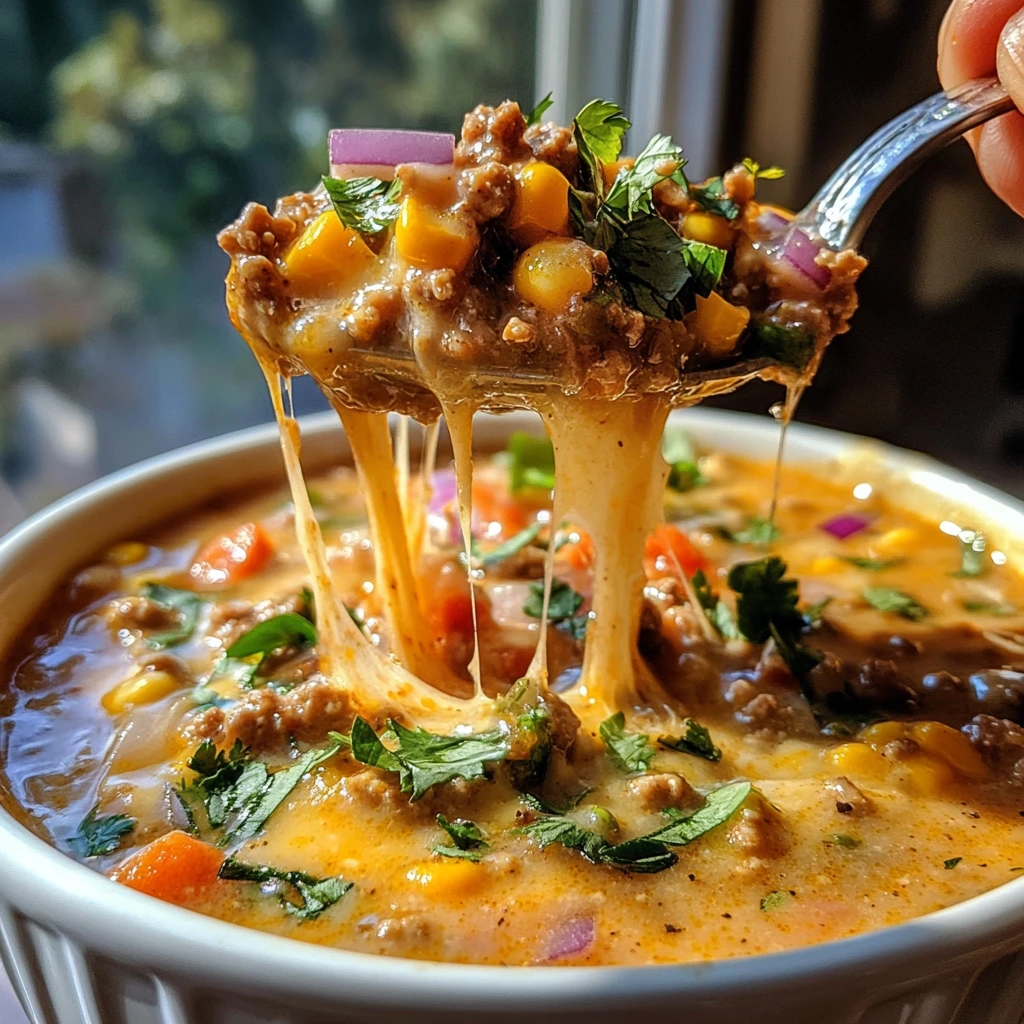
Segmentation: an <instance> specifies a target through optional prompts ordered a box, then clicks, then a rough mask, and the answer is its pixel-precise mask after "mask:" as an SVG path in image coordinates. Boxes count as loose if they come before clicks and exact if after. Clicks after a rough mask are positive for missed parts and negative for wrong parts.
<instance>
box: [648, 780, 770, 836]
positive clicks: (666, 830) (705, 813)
mask: <svg viewBox="0 0 1024 1024" xmlns="http://www.w3.org/2000/svg"><path fill="white" fill-rule="evenodd" d="M752 788H753V787H752V786H751V785H750V783H749V782H729V783H727V784H726V785H724V786H719V788H718V789H713V790H711V792H710V793H708V794H707V795H706V797H705V803H704V806H703V807H701V808H700V809H699V810H697V811H688V812H682V811H676V812H675V813H674V814H673V815H672V817H673V820H672V821H671V822H670V823H669V824H668V825H665V826H664V827H662V828H659V829H658V830H657V831H656V832H652V833H651V834H650V835H649V836H647V837H646V838H648V839H657V840H658V841H659V842H662V843H666V844H667V845H668V846H687V845H688V844H690V843H692V842H693V841H694V840H695V839H699V838H700V837H701V836H703V835H705V834H706V833H707V832H710V831H711V830H712V829H713V828H717V827H718V826H719V825H721V824H723V823H725V822H726V821H728V820H729V819H730V818H731V817H732V816H733V814H735V813H736V811H737V810H738V809H739V807H740V805H741V804H742V803H743V801H744V800H746V799H747V797H748V796H749V795H750V791H751V789H752Z"/></svg>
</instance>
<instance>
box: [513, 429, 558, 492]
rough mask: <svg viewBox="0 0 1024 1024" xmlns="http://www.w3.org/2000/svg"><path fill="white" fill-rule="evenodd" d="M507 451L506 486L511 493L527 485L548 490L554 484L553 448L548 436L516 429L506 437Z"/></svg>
mask: <svg viewBox="0 0 1024 1024" xmlns="http://www.w3.org/2000/svg"><path fill="white" fill-rule="evenodd" d="M508 453H509V455H510V456H511V458H510V460H509V468H508V488H509V490H510V491H511V492H512V493H513V494H516V493H517V492H519V491H521V490H523V489H524V488H527V487H538V488H540V489H542V490H545V491H550V490H551V489H552V488H553V487H554V486H555V449H554V447H553V446H552V444H551V441H550V439H549V438H546V437H534V436H533V434H527V433H526V432H525V431H522V430H517V431H516V432H515V433H513V434H512V436H511V437H510V438H509V439H508Z"/></svg>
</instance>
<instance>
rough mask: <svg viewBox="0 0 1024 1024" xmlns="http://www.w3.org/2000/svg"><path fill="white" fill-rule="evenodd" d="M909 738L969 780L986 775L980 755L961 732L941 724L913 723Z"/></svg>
mask: <svg viewBox="0 0 1024 1024" xmlns="http://www.w3.org/2000/svg"><path fill="white" fill-rule="evenodd" d="M910 736H911V738H912V739H914V740H916V741H917V743H918V745H919V746H920V747H921V749H922V750H925V751H927V752H928V753H929V754H933V755H934V756H935V757H938V758H940V759H941V760H943V761H945V762H946V764H949V765H951V766H952V767H953V768H955V769H956V771H958V772H959V773H960V774H961V775H966V776H967V777H968V778H970V779H983V778H985V776H986V775H988V768H987V767H986V765H985V762H984V761H983V760H982V757H981V755H980V754H979V753H978V752H977V750H975V749H974V747H973V746H971V741H970V740H969V739H968V738H967V737H966V736H965V735H964V734H963V733H962V732H958V731H957V730H956V729H951V728H950V727H949V726H948V725H943V724H942V723H941V722H915V723H914V725H913V726H911V729H910Z"/></svg>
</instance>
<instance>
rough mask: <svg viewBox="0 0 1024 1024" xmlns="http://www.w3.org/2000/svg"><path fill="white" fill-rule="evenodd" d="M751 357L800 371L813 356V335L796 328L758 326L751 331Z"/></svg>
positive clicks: (773, 325) (780, 325)
mask: <svg viewBox="0 0 1024 1024" xmlns="http://www.w3.org/2000/svg"><path fill="white" fill-rule="evenodd" d="M753 342H754V351H753V353H752V354H753V355H759V356H764V357H765V358H767V359H774V360H775V361H776V362H777V363H782V364H783V365H785V366H792V367H794V368H795V369H797V370H802V369H803V368H804V367H805V366H806V365H807V364H808V363H809V362H810V360H811V357H812V356H813V355H814V335H813V334H811V333H810V332H809V331H803V330H800V328H798V327H784V326H782V324H769V323H761V324H758V325H757V326H756V327H755V328H754V331H753Z"/></svg>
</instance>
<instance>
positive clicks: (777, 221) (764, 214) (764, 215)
mask: <svg viewBox="0 0 1024 1024" xmlns="http://www.w3.org/2000/svg"><path fill="white" fill-rule="evenodd" d="M757 223H758V224H759V225H760V226H761V227H762V228H764V230H765V231H766V232H767V233H768V234H769V235H781V234H782V232H783V231H785V230H786V228H788V227H789V220H788V219H787V218H786V217H783V216H782V214H781V213H779V212H778V211H777V210H771V209H769V208H768V207H762V208H761V212H760V213H759V214H758V215H757Z"/></svg>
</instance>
